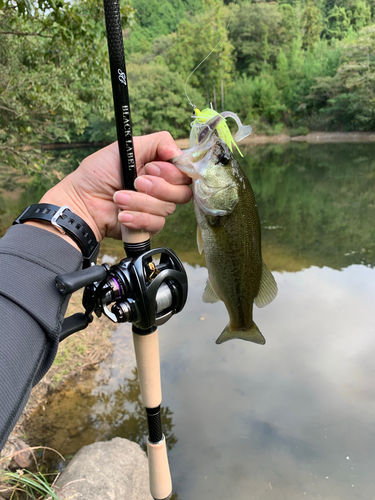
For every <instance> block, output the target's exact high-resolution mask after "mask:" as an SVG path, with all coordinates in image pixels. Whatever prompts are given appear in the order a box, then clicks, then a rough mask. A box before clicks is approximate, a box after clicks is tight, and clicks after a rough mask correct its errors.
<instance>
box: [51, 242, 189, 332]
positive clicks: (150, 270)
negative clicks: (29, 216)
mask: <svg viewBox="0 0 375 500" xmlns="http://www.w3.org/2000/svg"><path fill="white" fill-rule="evenodd" d="M157 257H158V258H157ZM56 286H57V289H58V290H59V292H60V293H61V294H62V295H68V294H71V293H73V292H75V291H77V290H79V289H80V288H83V287H85V290H84V293H83V299H82V305H83V307H84V308H85V313H77V314H74V315H73V316H70V317H69V318H66V319H65V320H64V323H63V326H62V331H61V334H60V341H61V340H64V339H65V338H66V337H68V336H69V335H71V334H72V333H74V332H77V331H79V330H83V329H84V328H86V327H87V326H88V324H89V323H91V322H92V321H93V313H95V314H96V315H97V316H98V317H100V316H101V315H102V314H104V315H105V316H107V317H108V318H109V319H110V320H111V321H113V322H114V323H125V322H130V323H132V324H133V325H134V326H135V327H136V328H138V329H139V330H147V329H149V328H151V327H153V326H154V325H156V326H159V325H162V324H164V323H165V322H166V321H168V320H169V319H170V318H171V317H172V316H173V314H176V313H178V312H179V311H181V309H182V308H183V307H184V305H185V302H186V298H187V289H188V285H187V276H186V271H185V269H184V267H183V265H182V263H181V261H180V259H179V258H178V257H177V255H176V254H175V253H174V252H173V251H172V250H170V249H169V248H155V249H153V250H149V251H147V252H145V253H143V254H142V255H140V256H139V257H137V258H132V257H127V258H125V259H122V260H121V261H120V262H119V263H118V264H115V265H114V266H112V267H109V265H108V264H103V265H101V266H96V265H94V266H92V267H89V268H87V269H83V270H81V271H76V272H74V273H69V274H59V275H58V276H56Z"/></svg>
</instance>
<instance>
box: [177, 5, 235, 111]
mask: <svg viewBox="0 0 375 500" xmlns="http://www.w3.org/2000/svg"><path fill="white" fill-rule="evenodd" d="M234 3H236V2H234ZM232 17H233V9H232V11H231V13H230V17H229V21H228V24H227V25H226V28H225V32H224V33H223V36H222V37H221V38H220V40H219V41H218V42H217V44H216V45H215V47H214V48H213V49H212V50H211V52H210V53H209V54H207V55H206V57H205V58H204V59H203V61H201V62H200V63H199V64H198V66H196V67H195V68H194V69H193V71H192V72H191V73H190V75H189V76H188V77H187V79H186V82H185V95H186V98H187V100H188V101H189V104H190V106H191V107H192V108H193V109H195V108H196V105H195V104H193V103H192V102H191V99H190V97H189V96H188V93H187V84H188V81H189V79H190V77H191V76H192V75H193V74H194V73H195V72H196V71H197V69H198V68H199V67H200V66H202V64H203V63H204V62H205V61H206V60H207V59H208V58H209V57H210V55H211V54H212V53H213V52H215V50H216V48H217V47H218V46H219V45H220V43H221V42H222V41H223V38H224V37H225V35H226V34H227V31H228V28H229V25H230V23H231V21H232ZM211 106H212V105H211Z"/></svg>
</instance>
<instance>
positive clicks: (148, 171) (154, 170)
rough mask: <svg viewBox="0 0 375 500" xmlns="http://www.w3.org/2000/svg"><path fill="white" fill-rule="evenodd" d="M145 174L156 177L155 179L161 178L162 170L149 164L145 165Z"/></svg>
mask: <svg viewBox="0 0 375 500" xmlns="http://www.w3.org/2000/svg"><path fill="white" fill-rule="evenodd" d="M145 172H146V174H149V175H155V177H159V175H160V172H161V170H160V168H159V167H158V166H157V165H155V164H154V163H147V164H146V165H145Z"/></svg>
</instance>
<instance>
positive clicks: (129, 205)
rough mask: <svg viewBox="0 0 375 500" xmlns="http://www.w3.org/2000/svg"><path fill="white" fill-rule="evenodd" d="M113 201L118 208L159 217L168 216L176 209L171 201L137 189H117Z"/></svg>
mask: <svg viewBox="0 0 375 500" xmlns="http://www.w3.org/2000/svg"><path fill="white" fill-rule="evenodd" d="M113 201H114V202H115V203H116V205H117V206H118V207H119V208H120V210H126V211H130V212H145V213H149V214H153V215H158V216H161V217H168V215H171V214H173V212H174V211H175V210H176V205H175V203H173V202H169V201H162V200H159V199H158V198H154V197H153V196H149V195H148V194H145V193H139V192H137V191H117V193H115V194H114V196H113Z"/></svg>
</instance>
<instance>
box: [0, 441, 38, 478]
mask: <svg viewBox="0 0 375 500" xmlns="http://www.w3.org/2000/svg"><path fill="white" fill-rule="evenodd" d="M30 458H31V450H30V446H28V445H27V444H26V443H25V442H24V441H22V439H20V438H19V437H18V436H16V435H15V434H13V433H12V434H11V435H10V436H9V438H8V441H7V442H6V444H5V446H4V448H3V450H2V451H1V452H0V459H1V461H0V469H10V470H16V469H20V468H21V469H25V468H28V467H30Z"/></svg>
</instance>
